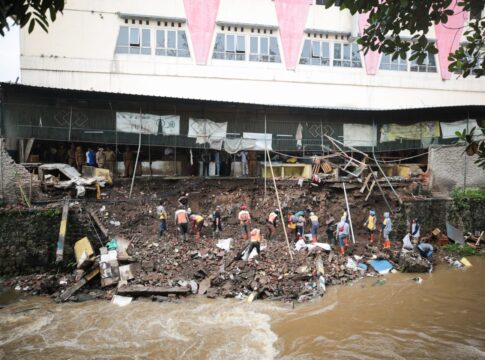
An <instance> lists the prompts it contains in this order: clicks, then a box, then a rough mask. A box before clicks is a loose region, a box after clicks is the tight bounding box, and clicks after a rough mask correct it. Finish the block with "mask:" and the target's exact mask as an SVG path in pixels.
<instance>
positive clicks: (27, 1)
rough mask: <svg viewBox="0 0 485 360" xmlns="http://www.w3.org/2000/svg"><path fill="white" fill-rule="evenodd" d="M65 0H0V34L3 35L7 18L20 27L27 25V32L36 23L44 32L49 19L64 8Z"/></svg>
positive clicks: (30, 30)
mask: <svg viewBox="0 0 485 360" xmlns="http://www.w3.org/2000/svg"><path fill="white" fill-rule="evenodd" d="M64 3H65V0H0V35H1V36H5V30H8V29H9V24H8V22H9V20H10V21H13V22H14V24H16V25H19V26H20V27H24V26H27V24H28V26H29V28H28V29H29V33H31V32H32V31H34V28H35V25H36V24H38V26H40V27H41V28H42V29H43V30H44V31H45V32H47V28H48V27H49V19H48V18H49V17H50V21H55V20H56V16H57V13H58V12H60V13H62V11H63V10H64Z"/></svg>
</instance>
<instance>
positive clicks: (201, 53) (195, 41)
mask: <svg viewBox="0 0 485 360" xmlns="http://www.w3.org/2000/svg"><path fill="white" fill-rule="evenodd" d="M184 6H185V13H186V16H187V26H188V28H189V32H190V37H191V39H192V47H193V49H194V55H195V61H196V63H197V64H199V65H205V64H207V58H208V57H209V52H210V46H211V43H212V37H213V35H214V29H215V26H216V17H217V11H218V10H219V0H184Z"/></svg>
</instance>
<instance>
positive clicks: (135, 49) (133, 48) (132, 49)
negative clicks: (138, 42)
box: [130, 46, 140, 54]
mask: <svg viewBox="0 0 485 360" xmlns="http://www.w3.org/2000/svg"><path fill="white" fill-rule="evenodd" d="M139 53H140V47H139V46H131V47H130V54H139Z"/></svg>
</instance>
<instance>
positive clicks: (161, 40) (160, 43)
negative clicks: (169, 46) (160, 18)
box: [157, 30, 165, 55]
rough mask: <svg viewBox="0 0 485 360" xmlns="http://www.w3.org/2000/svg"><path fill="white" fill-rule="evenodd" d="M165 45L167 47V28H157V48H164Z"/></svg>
mask: <svg viewBox="0 0 485 360" xmlns="http://www.w3.org/2000/svg"><path fill="white" fill-rule="evenodd" d="M164 47H165V30H157V48H164ZM157 55H159V54H157Z"/></svg>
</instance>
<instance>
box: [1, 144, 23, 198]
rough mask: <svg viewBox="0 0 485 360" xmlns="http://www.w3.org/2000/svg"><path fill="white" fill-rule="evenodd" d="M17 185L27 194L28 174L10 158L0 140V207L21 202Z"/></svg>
mask: <svg viewBox="0 0 485 360" xmlns="http://www.w3.org/2000/svg"><path fill="white" fill-rule="evenodd" d="M19 183H20V184H22V186H23V190H24V192H28V184H29V183H30V173H29V172H28V171H27V169H25V168H24V167H23V166H22V165H19V164H17V163H16V162H15V161H14V160H13V159H12V158H11V157H10V155H9V154H8V153H7V151H6V150H5V148H4V141H3V139H0V205H1V204H2V203H7V204H17V203H21V202H23V200H22V195H21V191H20V188H19V185H18V184H19ZM25 185H27V187H26V186H25Z"/></svg>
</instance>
